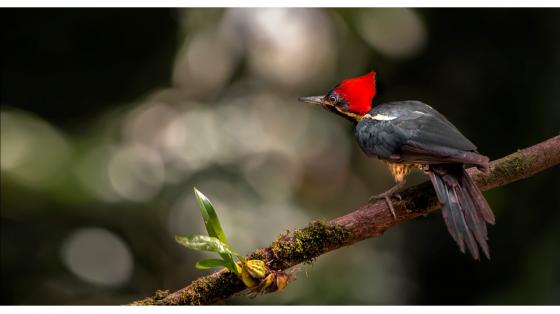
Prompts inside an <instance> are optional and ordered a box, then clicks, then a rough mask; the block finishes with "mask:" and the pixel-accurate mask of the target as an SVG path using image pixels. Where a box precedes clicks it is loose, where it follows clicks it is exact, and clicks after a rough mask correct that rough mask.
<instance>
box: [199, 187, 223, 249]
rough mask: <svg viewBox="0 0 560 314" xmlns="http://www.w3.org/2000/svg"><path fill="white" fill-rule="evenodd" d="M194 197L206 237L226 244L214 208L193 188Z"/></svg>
mask: <svg viewBox="0 0 560 314" xmlns="http://www.w3.org/2000/svg"><path fill="white" fill-rule="evenodd" d="M194 195H195V196H196V201H197V202H198V206H199V207H200V213H201V214H202V218H203V219H204V225H205V226H206V230H207V231H208V235H209V236H211V237H215V238H218V239H220V241H222V242H223V243H225V244H227V238H226V235H225V233H224V230H223V229H222V226H221V225H220V220H219V219H218V215H217V214H216V211H215V210H214V206H212V203H210V200H209V199H208V198H207V197H206V196H205V195H204V194H202V192H200V191H199V190H197V189H196V188H194Z"/></svg>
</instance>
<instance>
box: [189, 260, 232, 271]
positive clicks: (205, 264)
mask: <svg viewBox="0 0 560 314" xmlns="http://www.w3.org/2000/svg"><path fill="white" fill-rule="evenodd" d="M194 266H195V267H196V268H198V269H208V268H214V267H226V268H229V267H228V266H229V265H228V263H227V262H226V261H224V260H223V259H214V258H207V259H201V260H199V261H198V262H196V264H195V265H194Z"/></svg>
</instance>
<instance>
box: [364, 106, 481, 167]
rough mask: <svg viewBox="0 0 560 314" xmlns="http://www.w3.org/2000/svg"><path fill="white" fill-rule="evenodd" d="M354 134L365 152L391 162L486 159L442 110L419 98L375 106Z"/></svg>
mask: <svg viewBox="0 0 560 314" xmlns="http://www.w3.org/2000/svg"><path fill="white" fill-rule="evenodd" d="M356 138H357V139H358V143H359V145H360V147H361V148H362V150H363V151H364V152H365V153H366V154H367V155H368V156H375V157H377V158H380V159H385V160H387V161H391V162H411V163H425V164H429V163H449V162H461V163H472V164H476V165H478V166H481V167H484V166H485V163H487V162H488V159H487V158H485V157H484V156H481V155H479V154H478V153H476V146H474V144H473V143H471V142H470V141H469V140H468V139H467V138H466V137H465V136H464V135H463V134H461V132H459V130H457V128H456V127H455V126H453V125H452V124H451V122H449V121H448V120H447V119H446V118H445V117H444V116H443V115H442V114H441V113H439V112H437V111H436V110H435V109H433V108H432V107H430V106H428V105H426V104H424V103H422V102H419V101H414V100H410V101H400V102H391V103H385V104H382V105H379V106H376V107H374V108H373V109H372V110H371V111H370V112H369V113H368V114H367V115H365V116H364V117H363V118H362V119H361V120H360V121H359V122H358V124H357V125H356Z"/></svg>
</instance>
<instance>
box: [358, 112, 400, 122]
mask: <svg viewBox="0 0 560 314" xmlns="http://www.w3.org/2000/svg"><path fill="white" fill-rule="evenodd" d="M364 118H366V119H372V120H378V121H390V120H394V119H396V118H397V117H395V116H386V115H383V114H379V113H378V114H376V115H375V116H372V115H370V114H369V113H368V114H366V115H365V116H364Z"/></svg>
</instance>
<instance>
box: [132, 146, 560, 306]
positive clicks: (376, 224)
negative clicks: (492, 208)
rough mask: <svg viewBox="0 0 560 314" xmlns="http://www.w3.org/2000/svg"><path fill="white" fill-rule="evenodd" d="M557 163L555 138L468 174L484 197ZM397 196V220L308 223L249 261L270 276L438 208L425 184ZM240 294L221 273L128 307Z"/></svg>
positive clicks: (387, 216)
mask: <svg viewBox="0 0 560 314" xmlns="http://www.w3.org/2000/svg"><path fill="white" fill-rule="evenodd" d="M559 163H560V136H555V137H553V138H551V139H548V140H546V141H544V142H542V143H539V144H537V145H534V146H531V147H529V148H525V149H523V150H519V151H517V152H515V153H513V154H511V155H508V156H506V157H503V158H501V159H498V160H495V161H493V162H491V164H490V169H489V171H488V172H486V173H482V172H480V171H479V170H477V169H475V168H471V169H469V170H468V172H469V174H470V175H471V176H472V177H473V179H474V181H475V183H476V184H477V185H478V187H479V188H480V189H481V190H483V191H484V190H489V189H493V188H496V187H499V186H503V185H506V184H509V183H511V182H515V181H518V180H521V179H524V178H528V177H530V176H533V175H534V174H536V173H538V172H540V171H543V170H545V169H547V168H550V167H553V166H556V165H558V164H559ZM400 194H401V196H402V200H400V201H395V202H393V205H394V208H395V211H396V214H397V218H396V219H394V218H393V216H392V215H391V212H390V211H389V208H388V206H387V204H386V202H385V201H383V200H381V201H375V202H370V203H367V204H365V205H364V206H362V207H360V208H359V209H357V210H355V211H353V212H350V213H348V214H346V215H344V216H341V217H338V218H335V219H333V220H331V221H328V222H326V223H322V222H312V223H310V224H309V226H307V227H306V228H302V229H298V230H295V231H294V232H292V233H291V234H289V235H286V236H283V237H281V238H279V239H277V240H276V241H274V242H273V243H272V244H271V245H270V246H269V247H267V248H264V249H258V250H256V251H255V252H253V253H252V254H249V257H250V258H258V259H263V260H266V261H267V262H268V263H269V265H270V267H271V268H272V269H274V270H284V269H287V268H289V267H292V266H294V265H297V264H299V263H302V262H309V261H311V260H313V259H314V258H316V257H318V256H320V255H321V254H324V253H326V252H329V251H332V250H335V249H337V248H340V247H343V246H347V245H351V244H352V243H355V242H358V241H362V240H365V239H368V238H372V237H376V236H379V235H381V234H383V232H385V231H386V230H387V229H388V228H390V227H391V226H394V225H397V224H400V223H402V222H405V221H408V220H411V219H414V218H416V217H418V216H423V215H427V214H428V213H430V212H432V211H435V210H437V209H438V208H440V207H441V204H439V202H438V201H437V199H436V196H435V192H434V190H433V188H432V186H431V183H430V182H425V183H422V184H419V185H416V186H413V187H411V188H408V189H407V190H405V191H404V192H402V193H400ZM244 288H245V287H244V285H243V283H242V282H241V280H239V279H238V278H237V277H236V276H235V275H233V274H232V273H230V272H226V271H223V270H222V271H218V272H215V273H213V274H211V275H208V276H204V277H200V278H198V279H197V280H195V281H193V282H192V283H191V284H190V285H188V286H186V287H185V288H183V289H180V290H178V291H176V292H173V293H169V292H167V291H165V292H164V291H158V292H156V294H155V295H154V296H153V297H149V298H146V299H144V300H140V301H136V302H133V303H132V305H175V304H213V303H216V302H219V301H222V300H225V299H227V298H228V297H230V296H232V295H233V294H235V293H238V292H241V291H243V290H244Z"/></svg>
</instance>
